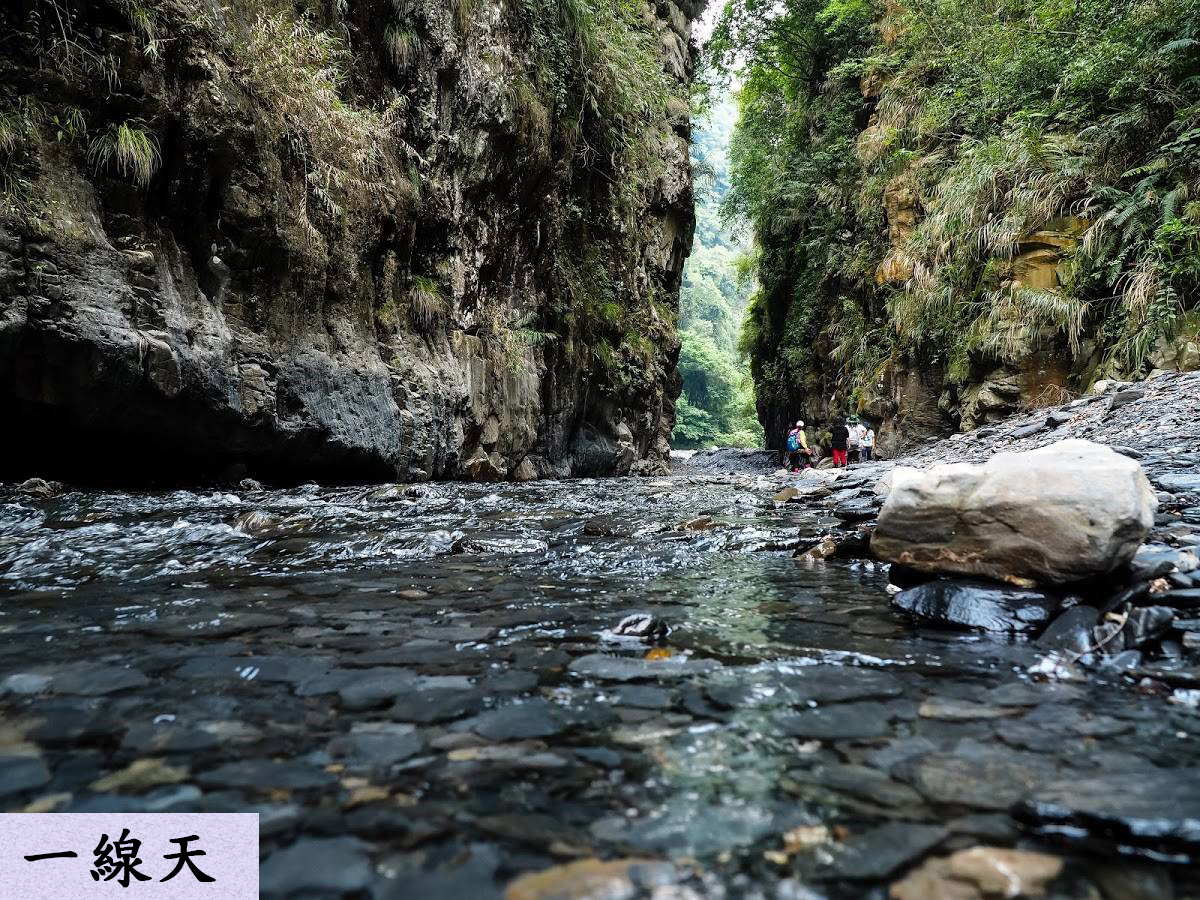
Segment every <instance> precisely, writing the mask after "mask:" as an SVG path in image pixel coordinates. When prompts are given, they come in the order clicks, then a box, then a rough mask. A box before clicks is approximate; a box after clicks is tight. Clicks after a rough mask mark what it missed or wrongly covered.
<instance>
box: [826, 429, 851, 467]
mask: <svg viewBox="0 0 1200 900" xmlns="http://www.w3.org/2000/svg"><path fill="white" fill-rule="evenodd" d="M829 436H830V438H831V439H832V445H831V449H832V450H833V465H834V467H835V468H840V469H844V468H846V448H847V447H849V446H850V429H849V428H847V427H846V421H845V419H843V418H841V417H840V416H839V417H838V418H836V419H834V420H833V428H831V429H830V431H829Z"/></svg>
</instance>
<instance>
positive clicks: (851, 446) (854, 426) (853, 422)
mask: <svg viewBox="0 0 1200 900" xmlns="http://www.w3.org/2000/svg"><path fill="white" fill-rule="evenodd" d="M859 427H860V425H859V422H858V416H850V418H848V419H847V420H846V430H847V431H848V432H849V438H848V440H847V443H846V462H847V464H849V463H852V462H858V460H859V458H860V457H859V453H858V451H859V448H860V447H861V446H862V432H861V431H859V430H858V429H859Z"/></svg>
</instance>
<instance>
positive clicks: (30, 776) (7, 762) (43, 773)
mask: <svg viewBox="0 0 1200 900" xmlns="http://www.w3.org/2000/svg"><path fill="white" fill-rule="evenodd" d="M49 782H50V770H49V769H47V768H46V764H45V762H43V761H42V758H41V757H40V756H24V755H22V756H0V797H8V796H11V795H13V794H20V793H22V792H23V791H31V790H33V789H34V788H40V787H42V786H43V785H46V784H49Z"/></svg>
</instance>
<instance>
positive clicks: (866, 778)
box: [787, 763, 922, 807]
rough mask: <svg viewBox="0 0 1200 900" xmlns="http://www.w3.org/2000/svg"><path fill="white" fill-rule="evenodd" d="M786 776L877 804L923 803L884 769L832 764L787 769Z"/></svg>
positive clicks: (918, 795)
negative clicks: (884, 771)
mask: <svg viewBox="0 0 1200 900" xmlns="http://www.w3.org/2000/svg"><path fill="white" fill-rule="evenodd" d="M787 777H788V779H789V780H790V781H791V782H792V783H793V784H795V785H797V786H800V785H815V786H819V787H823V788H828V789H830V790H832V791H834V792H836V793H839V794H845V795H848V796H851V797H856V798H858V799H860V800H866V801H869V802H871V803H873V804H878V805H880V806H890V807H907V806H911V807H918V806H920V805H921V802H922V801H921V795H920V794H918V793H917V792H916V791H914V790H913V789H912V788H910V787H909V786H908V785H905V784H900V783H899V782H897V781H893V780H892V779H891V778H889V777H888V776H887V775H885V774H884V773H883V772H880V771H879V770H878V769H872V768H870V767H868V766H855V765H841V764H835V763H831V764H829V765H821V766H815V767H814V768H812V769H794V770H789V771H788V774H787ZM797 792H798V793H799V792H801V791H799V790H797Z"/></svg>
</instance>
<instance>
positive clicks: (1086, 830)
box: [1014, 768, 1200, 862]
mask: <svg viewBox="0 0 1200 900" xmlns="http://www.w3.org/2000/svg"><path fill="white" fill-rule="evenodd" d="M1014 815H1015V816H1016V817H1017V818H1018V819H1019V820H1020V821H1022V822H1023V823H1026V824H1027V825H1028V826H1030V827H1031V828H1032V829H1033V830H1034V832H1035V833H1037V834H1039V835H1041V836H1043V837H1047V838H1053V839H1056V840H1059V841H1063V842H1065V843H1071V844H1081V845H1083V846H1085V847H1090V848H1093V849H1101V850H1105V851H1115V852H1117V853H1122V854H1133V855H1143V856H1147V857H1151V858H1154V859H1157V860H1159V861H1164V862H1165V861H1172V862H1196V861H1197V860H1200V768H1189V769H1156V768H1146V769H1142V770H1135V771H1123V772H1120V773H1114V774H1111V775H1108V776H1105V777H1097V778H1078V777H1076V778H1072V779H1069V780H1062V781H1053V782H1049V783H1047V784H1045V785H1043V786H1041V787H1040V788H1037V789H1035V790H1033V791H1032V792H1031V793H1030V794H1029V796H1028V797H1027V798H1025V799H1024V800H1023V801H1022V802H1021V803H1020V804H1018V805H1017V807H1016V808H1015V809H1014Z"/></svg>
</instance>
